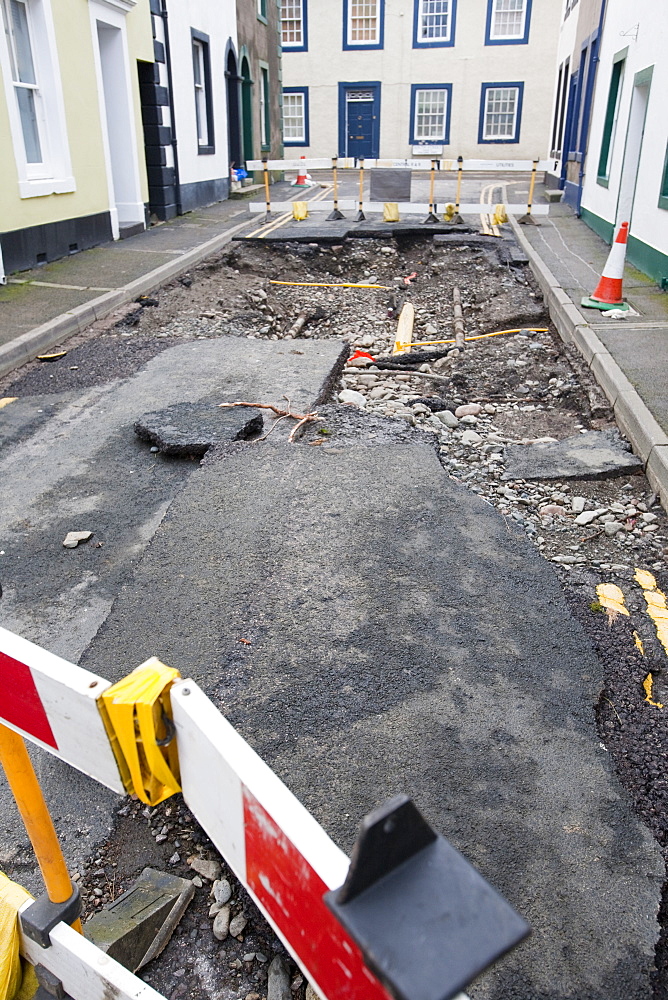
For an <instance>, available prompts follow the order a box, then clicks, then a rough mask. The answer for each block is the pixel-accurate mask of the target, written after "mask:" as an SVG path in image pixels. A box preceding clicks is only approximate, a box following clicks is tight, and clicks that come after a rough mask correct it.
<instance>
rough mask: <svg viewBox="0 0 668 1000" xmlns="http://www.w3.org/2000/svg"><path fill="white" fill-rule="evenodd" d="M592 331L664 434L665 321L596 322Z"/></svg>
mask: <svg viewBox="0 0 668 1000" xmlns="http://www.w3.org/2000/svg"><path fill="white" fill-rule="evenodd" d="M596 334H597V336H598V338H599V340H601V341H602V342H603V344H604V345H605V347H606V348H607V349H608V351H609V352H610V354H612V356H613V357H614V359H615V361H616V362H617V364H618V365H619V367H620V368H621V369H622V371H623V372H624V374H625V375H626V377H627V379H628V380H629V382H630V383H631V384H632V385H633V387H634V388H635V389H637V390H638V392H639V393H640V395H641V396H642V399H643V402H644V403H645V405H646V406H647V407H648V409H649V410H650V412H651V413H652V416H653V417H654V418H655V420H657V421H658V423H659V424H660V425H661V427H662V428H663V430H664V431H665V433H666V434H668V378H667V377H666V373H667V372H668V322H666V323H665V324H656V325H652V326H650V325H647V324H640V323H632V322H630V321H621V322H617V323H611V324H609V325H605V326H603V325H598V326H597V328H596Z"/></svg>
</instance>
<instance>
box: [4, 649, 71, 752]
mask: <svg viewBox="0 0 668 1000" xmlns="http://www.w3.org/2000/svg"><path fill="white" fill-rule="evenodd" d="M0 718H1V719H5V720H6V721H7V722H9V724H10V725H12V726H16V728H17V729H22V730H23V732H24V733H27V734H28V735H29V736H33V737H34V738H35V739H36V740H41V742H42V743H46V744H47V745H48V746H50V747H53V749H54V750H57V749H58V744H57V743H56V738H55V736H54V735H53V732H52V731H51V726H50V725H49V720H48V718H47V715H46V712H45V711H44V706H43V705H42V701H41V699H40V696H39V694H38V692H37V688H36V687H35V682H34V680H33V678H32V673H31V671H30V667H27V666H26V665H25V663H21V662H20V661H19V660H15V659H14V658H13V657H12V656H7V654H6V653H2V652H0Z"/></svg>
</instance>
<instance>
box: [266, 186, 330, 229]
mask: <svg viewBox="0 0 668 1000" xmlns="http://www.w3.org/2000/svg"><path fill="white" fill-rule="evenodd" d="M331 190H332V187H331V185H330V186H329V187H327V188H325V190H320V191H318V192H317V194H314V195H313V197H312V198H307V199H306V201H308V202H314V201H322V200H323V199H324V198H326V197H327V195H328V194H329V193H330V191H331ZM288 221H292V212H291V211H290V212H284V213H283V215H279V217H278V218H277V219H275V220H274V221H273V222H269V223H267V222H265V223H264V224H263V225H262V226H260V228H259V229H255V230H254V231H253V232H252V233H248V234H247V236H246V239H247V240H249V239H251V238H252V237H253V236H257V238H258V239H260V240H263V239H264V238H265V236H269V234H270V233H273V232H274V231H275V230H276V229H279V228H280V227H281V226H284V225H285V223H286V222H288Z"/></svg>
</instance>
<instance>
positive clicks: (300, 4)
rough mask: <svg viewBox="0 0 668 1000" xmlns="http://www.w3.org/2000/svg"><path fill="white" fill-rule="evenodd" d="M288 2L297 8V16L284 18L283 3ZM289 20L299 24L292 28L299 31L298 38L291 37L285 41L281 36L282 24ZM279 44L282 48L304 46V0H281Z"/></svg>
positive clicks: (299, 47)
mask: <svg viewBox="0 0 668 1000" xmlns="http://www.w3.org/2000/svg"><path fill="white" fill-rule="evenodd" d="M286 2H287V3H290V4H292V5H293V6H294V7H296V8H297V9H298V10H299V15H298V17H290V18H286V17H285V15H284V11H285V4H286ZM286 21H289V22H290V23H291V24H293V25H297V24H298V25H299V27H298V28H297V27H294V28H293V29H292V30H293V31H294V32H295V34H296V33H297V32H299V39H298V40H297V39H293V40H292V41H289V42H286V41H285V39H284V38H283V32H284V30H285V29H284V24H285V22H286ZM281 45H282V46H283V48H284V49H301V48H303V47H304V0H282V3H281Z"/></svg>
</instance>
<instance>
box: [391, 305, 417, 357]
mask: <svg viewBox="0 0 668 1000" xmlns="http://www.w3.org/2000/svg"><path fill="white" fill-rule="evenodd" d="M414 323H415V307H414V306H413V303H412V302H405V303H404V306H403V309H402V310H401V312H400V313H399V322H398V323H397V338H396V340H395V342H394V350H393V351H392V354H403V352H404V351H407V350H408V349H409V348H410V345H411V341H412V340H413V324H414Z"/></svg>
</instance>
